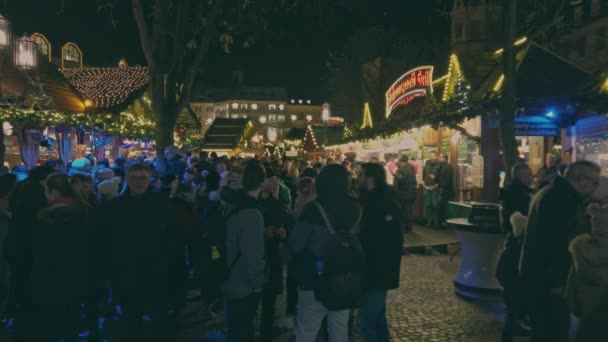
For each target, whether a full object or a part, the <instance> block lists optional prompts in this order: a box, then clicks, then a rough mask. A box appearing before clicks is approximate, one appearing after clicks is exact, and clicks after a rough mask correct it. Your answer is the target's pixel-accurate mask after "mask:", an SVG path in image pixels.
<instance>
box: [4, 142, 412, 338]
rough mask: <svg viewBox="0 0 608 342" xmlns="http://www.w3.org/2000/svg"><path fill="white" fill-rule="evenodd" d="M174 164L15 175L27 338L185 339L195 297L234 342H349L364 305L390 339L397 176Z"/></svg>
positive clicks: (8, 221)
mask: <svg viewBox="0 0 608 342" xmlns="http://www.w3.org/2000/svg"><path fill="white" fill-rule="evenodd" d="M163 157H164V158H157V159H155V160H145V159H143V158H138V159H133V160H127V159H125V158H121V157H119V158H116V160H115V161H114V162H113V163H110V162H109V161H108V160H101V161H95V160H92V159H87V158H79V159H76V160H74V161H72V162H71V163H68V164H67V165H64V164H63V163H62V162H61V161H56V160H49V161H47V162H46V163H45V164H44V165H42V166H37V167H35V168H33V169H31V170H29V172H27V175H26V176H24V175H22V174H19V175H17V174H16V172H6V171H8V170H4V171H5V172H4V173H3V174H1V175H0V228H1V229H0V238H1V240H0V248H1V250H0V294H2V296H0V303H1V305H2V306H1V307H0V309H1V311H0V314H1V315H2V318H3V322H6V321H7V320H10V321H11V323H12V331H13V337H14V340H15V341H27V342H29V341H32V342H33V341H36V342H44V341H49V342H56V341H77V340H79V335H81V334H82V333H83V331H82V330H83V324H84V325H85V326H86V330H88V340H89V341H96V340H97V341H99V340H102V338H105V339H108V338H109V339H110V340H113V341H154V340H157V341H163V342H164V341H171V340H173V338H174V336H175V333H176V325H175V324H174V323H175V320H176V319H177V317H179V315H180V313H181V312H182V310H183V308H184V306H185V303H186V295H187V291H188V289H189V288H193V287H194V288H199V289H200V293H201V296H202V299H203V301H204V303H205V312H203V313H201V315H207V316H209V317H213V316H214V315H215V314H217V313H218V311H224V314H225V317H226V321H225V326H226V335H227V340H228V341H248V342H249V341H254V340H256V339H255V338H254V336H255V335H257V334H256V333H255V332H256V331H259V341H272V340H273V334H274V333H275V328H276V327H282V328H288V329H291V328H295V338H296V340H297V341H304V342H306V341H315V340H316V338H317V335H318V334H319V333H320V331H321V330H323V331H325V332H324V333H326V334H327V336H328V337H329V340H330V341H333V342H340V341H344V342H345V341H348V340H349V334H350V333H352V326H353V325H352V317H353V316H352V314H351V313H352V309H354V308H355V307H358V308H359V320H360V329H361V331H360V334H361V336H363V337H364V340H365V341H388V340H389V332H388V322H387V319H386V296H387V291H388V290H390V289H394V288H397V287H398V286H399V274H400V264H401V256H402V252H403V234H402V229H403V227H404V226H406V225H407V222H408V221H407V220H408V217H407V210H405V209H404V207H403V206H402V198H403V196H402V194H400V193H399V192H398V191H396V190H394V188H393V187H391V186H390V185H389V184H388V183H387V171H386V166H385V165H381V164H379V163H366V164H357V165H354V166H353V165H352V164H351V163H350V162H349V161H348V160H342V161H340V160H338V159H336V160H333V159H331V158H327V159H324V160H314V161H308V160H290V159H272V158H251V159H242V158H227V157H223V158H218V156H217V155H215V154H211V155H207V154H205V153H201V155H200V156H199V155H192V154H188V155H184V156H181V155H179V154H178V153H177V150H176V149H175V148H173V147H169V148H167V149H166V150H165V155H164V156H163ZM159 159H162V160H159ZM159 170H160V172H159ZM21 171H22V170H21ZM21 171H20V172H21ZM283 293H285V295H286V301H287V303H286V304H287V305H286V311H285V312H284V313H280V314H279V313H277V312H275V311H276V309H275V308H276V299H277V296H279V295H281V294H283ZM259 306H261V315H260V318H261V319H260V325H259V327H257V328H254V317H255V316H256V314H257V312H258V307H259ZM101 317H106V318H109V317H111V318H113V319H114V320H117V322H118V325H117V326H118V328H117V329H116V331H114V332H113V336H107V331H104V329H100V325H99V324H98V321H99V318H101ZM275 317H281V318H279V319H275ZM323 324H325V326H326V327H327V328H326V329H321V326H322V325H323Z"/></svg>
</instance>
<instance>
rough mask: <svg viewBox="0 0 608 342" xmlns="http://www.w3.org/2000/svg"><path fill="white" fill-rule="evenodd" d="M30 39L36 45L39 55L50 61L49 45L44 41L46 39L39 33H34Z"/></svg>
mask: <svg viewBox="0 0 608 342" xmlns="http://www.w3.org/2000/svg"><path fill="white" fill-rule="evenodd" d="M31 38H32V39H33V40H34V41H35V42H36V44H38V49H39V50H40V53H41V54H43V55H45V56H48V57H49V61H50V60H51V44H50V43H49V41H48V40H47V39H46V37H45V36H43V35H41V34H40V33H34V34H33V35H32V37H31Z"/></svg>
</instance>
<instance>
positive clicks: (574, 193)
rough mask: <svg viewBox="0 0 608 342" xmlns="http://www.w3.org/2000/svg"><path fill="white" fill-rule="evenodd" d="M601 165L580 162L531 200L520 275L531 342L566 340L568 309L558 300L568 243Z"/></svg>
mask: <svg viewBox="0 0 608 342" xmlns="http://www.w3.org/2000/svg"><path fill="white" fill-rule="evenodd" d="M599 181H600V167H599V166H597V165H596V164H594V163H592V162H589V161H579V162H576V163H573V164H572V165H570V166H569V167H568V169H567V170H566V172H565V175H564V177H560V176H558V177H557V178H555V181H554V182H553V183H552V184H550V185H548V186H546V187H545V188H543V190H542V191H540V192H539V193H538V194H536V196H534V198H533V199H532V202H531V203H530V212H529V215H528V216H529V222H528V226H527V229H526V231H525V235H524V243H523V248H522V254H521V259H520V273H521V275H522V279H523V282H524V286H525V288H526V289H527V290H528V291H530V293H529V295H530V298H531V311H532V312H531V313H532V315H531V317H532V324H533V332H532V341H533V342H539V341H555V342H561V341H564V342H565V341H568V327H569V323H570V322H569V310H568V306H567V304H566V302H565V300H564V299H563V293H564V287H565V285H566V280H567V278H568V272H569V271H570V266H571V259H570V254H569V253H568V244H569V243H570V240H571V239H572V238H573V237H574V236H575V235H576V234H577V233H579V232H578V225H579V222H580V218H581V217H582V212H583V210H584V204H585V200H586V199H587V198H588V197H589V196H590V195H591V194H592V193H593V192H594V191H595V190H596V189H597V187H598V185H599Z"/></svg>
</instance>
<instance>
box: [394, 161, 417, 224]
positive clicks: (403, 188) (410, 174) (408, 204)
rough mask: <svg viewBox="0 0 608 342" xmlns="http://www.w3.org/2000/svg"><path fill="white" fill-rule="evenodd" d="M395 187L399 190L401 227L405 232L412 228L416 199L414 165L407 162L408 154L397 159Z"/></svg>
mask: <svg viewBox="0 0 608 342" xmlns="http://www.w3.org/2000/svg"><path fill="white" fill-rule="evenodd" d="M395 188H397V191H399V195H400V200H401V203H400V204H401V206H402V207H403V212H404V214H405V222H403V228H404V230H405V232H407V231H409V230H411V228H412V207H413V205H414V201H416V191H417V188H418V183H417V182H416V170H415V169H414V165H412V164H410V163H409V157H408V156H402V157H401V159H399V168H398V169H397V172H396V173H395Z"/></svg>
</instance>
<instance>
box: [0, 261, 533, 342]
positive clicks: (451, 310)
mask: <svg viewBox="0 0 608 342" xmlns="http://www.w3.org/2000/svg"><path fill="white" fill-rule="evenodd" d="M458 262H459V259H458V258H454V260H453V262H450V257H449V256H447V255H430V256H425V255H409V256H406V257H404V258H403V263H402V270H401V287H400V288H399V289H398V290H394V291H391V292H390V293H389V298H388V317H389V325H390V331H391V337H392V341H394V342H405V341H408V342H409V341H411V342H427V341H430V342H433V341H437V342H451V341H459V342H460V341H462V342H495V341H496V342H498V341H500V333H501V327H502V320H503V319H504V307H503V306H502V305H501V304H500V303H493V304H488V303H476V302H471V301H467V300H464V299H461V298H459V297H457V296H456V295H454V288H453V286H452V278H453V276H454V274H455V273H456V271H457V268H458ZM283 307H284V302H283V300H282V298H281V299H279V303H278V308H277V312H280V313H282V312H284V310H283ZM202 311H203V310H202V303H201V302H200V301H199V300H197V299H196V298H192V299H191V301H190V302H189V303H188V305H187V308H186V310H185V312H184V314H183V315H182V317H181V319H180V320H179V323H178V327H177V329H178V331H179V334H178V342H204V341H208V340H206V339H205V336H207V334H208V333H210V332H214V331H221V330H222V329H223V323H222V322H223V319H222V317H218V318H216V319H214V320H211V321H205V320H203V314H202ZM108 323H109V324H108V325H107V326H106V329H107V330H106V334H105V335H106V336H107V335H110V336H112V335H113V334H112V330H114V329H113V328H112V326H113V325H115V324H116V323H115V322H112V321H109V322H108ZM353 330H354V331H355V334H354V336H353V338H352V341H353V342H360V341H361V339H360V338H359V336H358V334H357V333H356V331H357V330H358V327H357V324H356V323H355V327H354V329H353ZM322 340H323V339H322V338H320V339H319V341H322ZM5 341H7V342H10V341H11V339H10V338H9V336H8V335H6V334H5V333H4V332H2V331H1V330H0V342H5ZM83 341H85V339H83ZM275 341H277V342H291V341H293V336H292V332H291V331H286V330H282V331H277V337H276V339H275ZM525 341H528V340H527V339H518V340H516V342H525ZM260 342H270V341H260Z"/></svg>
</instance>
